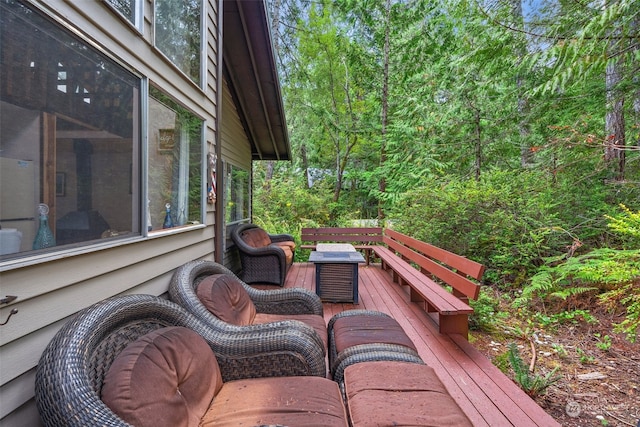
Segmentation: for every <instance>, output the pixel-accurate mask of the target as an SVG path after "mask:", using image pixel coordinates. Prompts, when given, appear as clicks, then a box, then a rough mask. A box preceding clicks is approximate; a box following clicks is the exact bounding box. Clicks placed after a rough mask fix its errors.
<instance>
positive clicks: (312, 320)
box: [254, 313, 328, 350]
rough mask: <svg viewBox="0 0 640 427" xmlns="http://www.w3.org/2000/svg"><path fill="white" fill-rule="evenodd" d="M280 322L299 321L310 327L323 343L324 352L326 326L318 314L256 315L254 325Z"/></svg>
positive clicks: (326, 339) (326, 340)
mask: <svg viewBox="0 0 640 427" xmlns="http://www.w3.org/2000/svg"><path fill="white" fill-rule="evenodd" d="M281 320H299V321H300V322H302V323H305V324H307V325H309V326H311V327H312V328H313V329H315V330H316V332H317V333H318V335H320V338H322V342H323V343H324V348H325V350H326V349H327V343H328V338H327V325H326V324H325V321H324V317H322V316H320V315H318V314H267V313H257V314H256V318H255V320H254V323H271V322H279V321H281Z"/></svg>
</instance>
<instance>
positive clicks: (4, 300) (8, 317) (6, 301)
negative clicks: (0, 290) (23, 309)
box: [0, 295, 18, 326]
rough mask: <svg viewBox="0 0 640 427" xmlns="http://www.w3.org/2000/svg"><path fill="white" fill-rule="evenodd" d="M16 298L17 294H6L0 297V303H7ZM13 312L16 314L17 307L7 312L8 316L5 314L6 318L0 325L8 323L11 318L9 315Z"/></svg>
mask: <svg viewBox="0 0 640 427" xmlns="http://www.w3.org/2000/svg"><path fill="white" fill-rule="evenodd" d="M16 298H18V297H17V296H14V295H7V296H5V297H4V298H2V299H0V304H3V305H4V304H9V303H10V302H12V301H14V300H15V299H16ZM14 314H18V309H17V308H14V309H12V310H11V311H10V312H9V316H7V320H5V321H4V322H2V323H0V326H4V325H6V324H7V323H9V319H11V316H13V315H14Z"/></svg>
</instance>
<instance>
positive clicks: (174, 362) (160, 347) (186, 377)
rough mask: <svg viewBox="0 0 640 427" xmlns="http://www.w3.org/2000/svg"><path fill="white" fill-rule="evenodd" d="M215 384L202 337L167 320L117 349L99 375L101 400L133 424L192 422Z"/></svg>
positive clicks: (190, 426) (172, 426)
mask: <svg viewBox="0 0 640 427" xmlns="http://www.w3.org/2000/svg"><path fill="white" fill-rule="evenodd" d="M221 388H222V376H221V374H220V370H219V368H218V362H217V361H216V358H215V356H214V354H213V351H211V348H209V345H208V344H207V343H206V341H205V340H204V339H203V338H202V337H201V336H200V335H198V334H197V333H196V332H194V331H192V330H190V329H187V328H183V327H177V326H172V327H167V328H162V329H158V330H156V331H153V332H150V333H148V334H146V335H144V336H142V337H141V338H139V339H138V340H136V341H134V342H133V343H131V344H129V345H128V346H127V347H126V348H125V349H124V350H123V351H122V353H120V355H118V357H117V358H116V359H115V360H114V362H113V364H112V365H111V367H110V368H109V371H108V372H107V375H106V376H105V380H104V385H103V387H102V400H103V401H104V403H105V404H106V405H107V406H108V407H109V408H111V410H112V411H113V412H115V413H116V414H117V415H118V416H119V417H120V418H122V419H123V420H125V421H126V422H128V423H129V424H132V425H135V426H136V427H147V426H148V427H164V426H166V427H196V426H198V424H199V423H200V420H201V418H202V417H203V415H204V414H205V412H206V411H207V409H208V408H209V405H210V404H211V401H212V400H213V397H214V396H215V395H216V394H217V393H218V391H220V389H221Z"/></svg>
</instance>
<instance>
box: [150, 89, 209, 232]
mask: <svg viewBox="0 0 640 427" xmlns="http://www.w3.org/2000/svg"><path fill="white" fill-rule="evenodd" d="M202 129H203V121H202V119H200V118H198V117H196V116H195V115H194V114H192V113H191V112H189V111H188V110H187V109H185V108H184V107H182V106H180V105H179V104H178V103H177V102H175V101H174V100H173V99H171V98H169V97H168V96H167V95H165V94H163V93H162V92H161V91H160V90H159V89H157V88H155V87H153V86H152V87H151V88H150V99H149V150H148V156H149V184H148V186H149V191H148V194H149V201H148V203H149V207H148V209H149V215H148V217H147V222H148V224H147V227H148V229H149V230H150V231H151V230H158V229H163V228H172V227H179V226H183V225H187V224H199V223H201V222H202V194H203V188H202V187H203V184H202V164H203V163H202V146H203V143H202V135H203V132H202Z"/></svg>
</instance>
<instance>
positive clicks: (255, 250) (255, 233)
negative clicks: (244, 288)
mask: <svg viewBox="0 0 640 427" xmlns="http://www.w3.org/2000/svg"><path fill="white" fill-rule="evenodd" d="M231 239H232V240H233V243H234V244H235V245H236V248H237V249H238V254H239V255H240V262H241V264H242V272H241V273H240V278H241V279H242V280H243V281H244V282H245V283H249V284H252V283H268V284H274V285H280V286H284V279H285V278H286V276H287V272H288V271H289V267H291V264H292V263H293V258H294V254H295V249H296V244H295V242H294V240H293V236H291V235H290V234H269V233H267V232H266V231H265V230H263V229H262V228H260V227H258V226H257V225H255V224H240V225H238V226H237V227H235V228H234V229H233V230H232V231H231Z"/></svg>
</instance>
